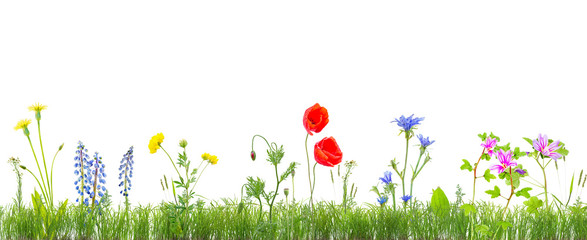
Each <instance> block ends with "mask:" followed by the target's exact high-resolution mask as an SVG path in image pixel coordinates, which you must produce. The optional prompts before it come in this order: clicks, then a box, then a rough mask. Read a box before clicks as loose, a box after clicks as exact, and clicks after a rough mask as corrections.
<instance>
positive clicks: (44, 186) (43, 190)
mask: <svg viewBox="0 0 587 240" xmlns="http://www.w3.org/2000/svg"><path fill="white" fill-rule="evenodd" d="M26 137H27V139H28V140H29V145H30V146H31V151H33V156H34V157H35V162H36V163H37V169H39V175H40V177H41V181H42V182H43V185H41V183H40V182H39V181H38V179H37V183H39V187H40V188H41V192H43V194H47V185H46V184H45V179H44V178H43V172H42V171H41V166H40V165H39V160H38V159H37V154H36V153H35V149H34V148H33V143H32V142H31V138H30V137H29V136H26ZM27 170H28V169H27ZM29 172H30V170H29ZM31 173H32V172H31ZM33 176H34V175H33ZM35 178H36V177H35ZM45 200H46V201H47V203H48V202H49V201H48V200H49V199H48V197H47V196H46V195H45Z"/></svg>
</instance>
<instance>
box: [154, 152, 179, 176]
mask: <svg viewBox="0 0 587 240" xmlns="http://www.w3.org/2000/svg"><path fill="white" fill-rule="evenodd" d="M159 147H160V148H161V150H163V152H165V154H167V157H168V158H169V161H171V164H172V165H173V168H175V171H176V172H177V176H179V177H181V174H180V173H179V170H177V167H176V166H175V163H174V162H173V159H171V156H169V153H167V151H165V148H163V146H161V144H159Z"/></svg>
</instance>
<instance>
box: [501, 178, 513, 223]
mask: <svg viewBox="0 0 587 240" xmlns="http://www.w3.org/2000/svg"><path fill="white" fill-rule="evenodd" d="M510 186H511V187H512V192H511V193H510V197H509V198H508V203H507V204H506V205H505V209H504V210H503V215H502V218H503V217H505V213H506V212H507V211H508V206H509V205H510V200H512V197H513V196H514V178H513V177H512V167H510Z"/></svg>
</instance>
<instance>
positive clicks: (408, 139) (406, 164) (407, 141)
mask: <svg viewBox="0 0 587 240" xmlns="http://www.w3.org/2000/svg"><path fill="white" fill-rule="evenodd" d="M409 142H410V137H409V133H408V132H406V159H405V160H404V170H403V171H402V173H403V174H402V176H401V179H402V190H403V192H402V193H403V195H404V196H405V195H406V183H405V181H404V177H405V175H406V167H407V166H408V147H409Z"/></svg>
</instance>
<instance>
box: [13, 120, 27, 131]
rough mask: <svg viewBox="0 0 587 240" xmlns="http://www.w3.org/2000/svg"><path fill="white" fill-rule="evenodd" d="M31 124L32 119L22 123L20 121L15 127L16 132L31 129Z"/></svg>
mask: <svg viewBox="0 0 587 240" xmlns="http://www.w3.org/2000/svg"><path fill="white" fill-rule="evenodd" d="M29 124H31V120H30V119H23V120H20V121H18V123H17V124H16V126H15V127H14V130H20V129H27V128H28V127H29Z"/></svg>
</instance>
